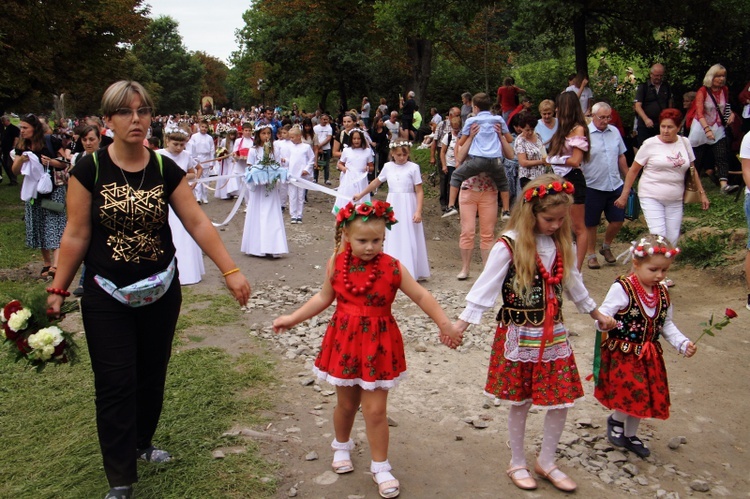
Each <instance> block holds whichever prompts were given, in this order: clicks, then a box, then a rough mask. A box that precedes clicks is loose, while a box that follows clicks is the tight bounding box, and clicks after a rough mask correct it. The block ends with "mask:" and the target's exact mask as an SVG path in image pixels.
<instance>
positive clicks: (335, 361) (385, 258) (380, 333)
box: [313, 251, 406, 390]
mask: <svg viewBox="0 0 750 499" xmlns="http://www.w3.org/2000/svg"><path fill="white" fill-rule="evenodd" d="M345 261H346V251H344V252H342V253H340V254H339V255H337V256H336V260H335V264H334V271H333V275H332V276H331V285H332V286H333V291H334V293H335V295H336V311H335V312H334V314H333V317H331V321H330V322H329V323H328V329H327V330H326V334H325V336H324V337H323V344H322V346H321V349H320V353H319V354H318V357H317V358H316V359H315V367H314V368H313V370H314V372H315V373H316V374H317V376H318V377H319V378H320V379H323V380H325V381H328V382H329V383H331V384H332V385H336V386H355V385H356V386H360V387H362V388H364V389H365V390H374V389H376V388H382V389H386V390H387V389H389V388H393V387H395V386H396V385H397V384H398V382H399V381H401V380H402V379H403V378H404V377H405V375H406V357H405V356H404V341H403V338H402V337H401V331H400V330H399V328H398V324H396V320H395V319H394V318H393V315H392V314H391V304H392V303H393V300H394V298H395V297H396V292H397V291H398V289H399V288H400V286H401V267H400V264H399V262H398V260H396V259H395V258H393V257H391V256H389V255H387V254H385V253H381V254H380V255H379V257H377V258H375V259H373V260H370V261H369V262H366V261H364V260H361V259H359V258H357V257H355V256H352V257H351V261H350V266H349V270H348V278H349V281H350V282H351V283H352V284H353V285H354V286H355V287H360V286H364V285H365V284H366V283H367V282H368V279H369V277H370V276H371V275H374V279H370V280H371V281H372V283H373V284H372V287H371V288H370V289H369V290H368V291H367V292H366V293H365V294H362V295H355V294H353V293H352V291H350V290H347V289H346V287H345V286H344V275H345V272H344V265H345Z"/></svg>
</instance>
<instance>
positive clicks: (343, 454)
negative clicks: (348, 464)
mask: <svg viewBox="0 0 750 499" xmlns="http://www.w3.org/2000/svg"><path fill="white" fill-rule="evenodd" d="M331 449H333V450H334V451H335V452H334V453H333V462H334V463H335V462H337V461H350V460H351V456H350V454H349V452H350V451H351V450H352V449H354V442H353V441H352V439H351V438H350V439H349V441H348V442H339V441H338V440H336V439H335V438H334V439H333V442H331Z"/></svg>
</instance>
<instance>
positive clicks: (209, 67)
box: [194, 51, 229, 109]
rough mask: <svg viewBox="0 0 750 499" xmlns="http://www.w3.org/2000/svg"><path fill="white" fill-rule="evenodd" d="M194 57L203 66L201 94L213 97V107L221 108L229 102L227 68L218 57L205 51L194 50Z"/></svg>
mask: <svg viewBox="0 0 750 499" xmlns="http://www.w3.org/2000/svg"><path fill="white" fill-rule="evenodd" d="M194 55H195V57H196V58H197V59H198V60H199V61H200V63H201V65H202V66H203V71H204V73H203V81H202V84H201V94H202V95H210V96H211V97H213V99H214V107H216V108H217V109H221V108H222V107H225V106H226V105H227V104H229V98H228V97H227V88H226V81H227V78H228V76H229V68H228V67H227V65H226V64H224V63H223V62H222V61H221V60H220V59H218V58H216V57H214V56H211V55H208V54H206V53H205V52H200V51H199V52H196V53H195V54H194Z"/></svg>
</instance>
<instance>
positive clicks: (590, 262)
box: [587, 255, 602, 270]
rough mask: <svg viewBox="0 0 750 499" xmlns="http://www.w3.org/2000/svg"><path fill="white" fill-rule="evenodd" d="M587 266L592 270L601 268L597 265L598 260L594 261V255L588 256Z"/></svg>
mask: <svg viewBox="0 0 750 499" xmlns="http://www.w3.org/2000/svg"><path fill="white" fill-rule="evenodd" d="M587 264H588V267H589V268H590V269H593V270H597V269H600V268H602V266H601V265H600V264H599V260H597V259H596V255H589V257H588V262H587Z"/></svg>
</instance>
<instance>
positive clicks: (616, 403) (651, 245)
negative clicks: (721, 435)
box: [594, 234, 697, 457]
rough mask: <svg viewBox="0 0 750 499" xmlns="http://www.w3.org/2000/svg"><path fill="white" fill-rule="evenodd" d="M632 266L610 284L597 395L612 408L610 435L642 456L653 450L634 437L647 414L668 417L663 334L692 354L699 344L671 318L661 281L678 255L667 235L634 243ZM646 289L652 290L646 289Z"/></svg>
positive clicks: (670, 306) (602, 308) (681, 351)
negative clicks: (608, 325)
mask: <svg viewBox="0 0 750 499" xmlns="http://www.w3.org/2000/svg"><path fill="white" fill-rule="evenodd" d="M630 252H631V255H632V256H633V269H632V272H631V273H630V274H629V275H627V276H622V277H618V278H617V280H616V281H615V282H614V284H612V286H611V287H610V288H609V292H608V293H607V297H606V298H605V299H604V303H602V306H601V309H600V310H601V311H602V313H605V314H612V315H613V316H614V318H615V321H616V326H615V327H614V328H613V329H611V330H610V331H609V332H608V333H607V335H606V339H605V340H604V341H602V342H601V346H600V352H599V353H600V356H601V361H600V367H599V372H598V376H597V381H596V390H595V391H594V396H595V397H596V398H597V400H599V402H601V403H602V405H604V406H605V407H606V408H608V409H613V410H614V413H613V414H612V415H611V416H609V418H608V419H607V438H608V439H609V441H610V442H611V443H612V444H613V445H616V446H618V447H625V448H626V449H628V450H630V451H632V452H634V453H635V454H637V455H638V456H640V457H648V456H649V455H650V454H651V451H650V450H649V449H648V448H647V447H646V446H645V445H644V444H643V442H642V441H641V439H639V438H638V437H637V436H636V432H637V431H638V424H639V423H640V422H641V419H643V418H657V419H667V418H668V417H669V386H668V384H667V370H666V367H665V365H664V358H663V351H662V347H661V344H660V343H659V338H660V337H662V336H663V337H664V339H665V340H667V341H668V342H669V344H670V345H672V346H673V347H674V348H675V349H676V350H677V351H678V352H679V353H681V354H684V355H685V357H692V356H693V355H694V354H695V352H696V350H697V347H696V346H695V344H693V342H691V341H690V340H689V339H688V338H686V337H685V335H683V334H682V333H681V332H680V330H679V329H677V326H675V324H674V323H673V322H672V304H671V302H670V299H669V291H668V288H667V286H666V285H663V284H660V282H661V281H662V280H663V279H664V276H665V275H666V274H667V270H668V269H669V266H670V265H671V264H672V261H673V260H674V258H675V257H676V256H677V254H679V252H680V250H679V248H675V247H674V246H673V245H672V243H670V242H669V241H668V240H667V239H666V238H664V237H662V236H657V235H653V234H651V235H648V236H646V237H643V238H641V239H640V240H639V241H637V242H634V243H633V246H632V247H631V248H630ZM646 290H648V291H646Z"/></svg>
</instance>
